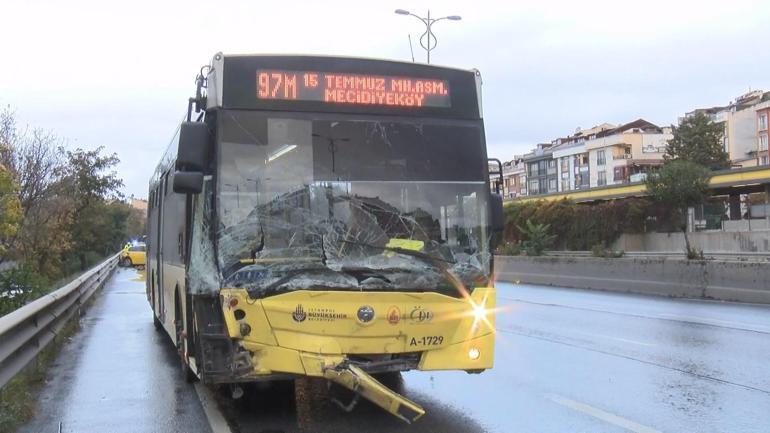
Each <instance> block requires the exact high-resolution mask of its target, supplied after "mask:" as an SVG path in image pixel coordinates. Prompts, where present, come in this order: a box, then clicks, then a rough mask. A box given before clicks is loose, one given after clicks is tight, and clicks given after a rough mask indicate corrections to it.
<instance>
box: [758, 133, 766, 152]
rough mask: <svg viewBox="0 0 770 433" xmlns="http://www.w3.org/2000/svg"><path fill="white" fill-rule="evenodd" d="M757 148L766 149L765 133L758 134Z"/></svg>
mask: <svg viewBox="0 0 770 433" xmlns="http://www.w3.org/2000/svg"><path fill="white" fill-rule="evenodd" d="M759 150H767V134H762V135H760V136H759Z"/></svg>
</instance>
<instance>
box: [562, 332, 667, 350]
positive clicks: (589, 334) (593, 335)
mask: <svg viewBox="0 0 770 433" xmlns="http://www.w3.org/2000/svg"><path fill="white" fill-rule="evenodd" d="M570 332H573V333H575V334H580V335H585V336H587V337H599V338H605V339H607V340H615V341H620V342H623V343H630V344H638V345H639V346H647V347H655V346H657V344H652V343H643V342H641V341H636V340H630V339H628V338H621V337H613V336H611V335H604V334H597V333H595V332H584V331H578V330H576V329H572V330H571V331H570Z"/></svg>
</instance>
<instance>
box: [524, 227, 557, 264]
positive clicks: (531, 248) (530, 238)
mask: <svg viewBox="0 0 770 433" xmlns="http://www.w3.org/2000/svg"><path fill="white" fill-rule="evenodd" d="M549 229H550V225H549V224H534V223H532V220H527V223H526V225H525V226H524V227H523V228H522V227H519V230H520V231H521V232H522V234H523V235H524V236H525V238H526V239H525V240H524V241H522V243H521V246H522V247H523V248H524V251H525V252H526V253H527V255H528V256H541V255H543V251H545V249H546V248H549V247H550V246H551V245H553V242H554V241H555V240H556V235H552V234H549V233H548V230H549Z"/></svg>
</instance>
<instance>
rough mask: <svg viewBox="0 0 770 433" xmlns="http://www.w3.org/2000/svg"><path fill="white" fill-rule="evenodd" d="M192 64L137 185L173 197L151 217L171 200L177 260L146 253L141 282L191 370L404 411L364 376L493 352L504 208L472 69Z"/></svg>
mask: <svg viewBox="0 0 770 433" xmlns="http://www.w3.org/2000/svg"><path fill="white" fill-rule="evenodd" d="M207 72H208V73H207V74H206V78H204V77H203V76H201V78H200V86H201V87H202V88H206V90H207V91H204V90H200V91H199V92H198V98H197V99H196V100H195V101H192V103H193V104H196V105H198V106H199V109H200V111H201V116H200V117H199V121H198V122H187V123H185V124H183V125H182V127H181V129H180V133H179V134H178V140H176V141H178V148H177V149H178V151H177V153H176V155H174V156H167V157H166V158H165V160H166V164H165V166H164V165H163V163H162V164H161V167H159V170H158V172H157V173H156V181H155V187H154V188H153V187H151V198H152V194H153V191H155V193H156V194H162V191H163V188H164V187H165V186H166V185H165V182H169V183H171V184H172V185H173V191H175V192H176V193H177V194H174V193H171V197H172V198H171V199H167V200H166V202H165V204H164V203H161V204H160V208H161V210H160V211H159V215H158V217H156V218H155V219H154V220H156V221H159V222H160V223H163V222H166V223H167V224H169V221H170V219H169V218H171V219H173V218H174V216H173V215H168V214H167V215H160V214H163V212H164V211H163V209H165V207H173V203H172V202H173V199H174V198H176V200H177V201H178V206H177V207H176V208H175V209H176V210H177V211H178V212H181V213H180V215H179V216H180V218H181V220H182V221H184V224H181V225H180V228H179V233H178V234H179V236H177V237H176V239H175V240H176V243H175V244H174V245H171V246H169V245H163V246H161V247H160V248H161V249H163V248H164V247H165V249H167V250H168V249H171V247H175V248H177V247H178V248H179V249H180V259H179V261H180V262H181V264H182V267H181V269H184V273H178V272H174V271H173V270H169V269H170V268H168V266H167V265H164V263H163V260H162V258H163V257H165V254H156V255H155V256H154V257H160V258H161V259H160V260H158V261H157V263H154V264H152V265H151V271H150V272H151V273H152V275H153V276H152V277H151V278H149V279H148V297H149V298H150V300H151V302H153V306H154V307H158V306H159V305H158V304H159V302H157V301H156V299H157V298H163V299H164V301H163V302H165V305H171V303H173V305H174V308H173V311H174V312H175V313H174V317H172V318H171V317H167V313H166V312H167V311H169V310H170V309H169V308H167V307H165V305H164V307H163V308H162V310H159V309H158V308H156V309H155V311H156V316H158V321H160V322H161V323H163V324H164V327H165V328H166V330H167V331H169V333H170V334H171V336H172V338H173V339H174V340H175V341H176V342H177V346H178V348H179V350H180V354H181V355H182V357H183V360H184V362H185V363H186V365H188V366H189V368H190V373H191V374H195V375H196V376H198V377H200V378H201V379H202V380H204V381H208V382H220V383H223V382H230V383H237V382H244V381H252V380H269V379H275V378H285V377H294V376H313V377H322V378H326V379H328V380H330V381H333V382H336V383H338V384H340V385H343V386H345V387H347V388H349V389H352V390H353V391H355V392H357V393H358V394H359V395H363V396H364V397H365V398H367V399H369V400H371V401H373V402H374V403H375V404H378V405H379V406H381V407H383V408H384V409H386V410H388V411H390V412H391V413H393V414H394V415H396V416H398V417H400V418H402V419H404V420H406V421H410V422H411V421H413V420H415V419H417V418H419V416H421V415H422V414H423V413H424V411H423V410H422V409H421V408H420V407H419V406H418V405H417V404H416V403H414V402H411V401H409V400H408V399H406V398H405V397H403V396H400V395H398V394H396V393H394V392H393V391H391V390H389V389H388V388H386V387H385V386H383V385H381V384H380V383H379V382H378V381H377V380H376V379H374V378H373V377H372V376H371V375H372V374H377V373H386V372H398V371H407V370H413V369H415V370H465V371H468V372H473V373H475V372H481V371H483V370H485V369H488V368H491V367H492V362H493V358H494V315H493V314H492V310H493V309H494V303H495V291H494V288H493V285H492V281H491V275H492V256H491V254H490V251H491V246H490V239H491V238H492V229H493V227H492V226H493V225H495V223H494V222H493V220H495V219H496V218H495V217H494V216H495V215H498V216H497V219H499V215H500V213H501V211H500V209H495V206H498V207H499V206H500V203H499V200H495V197H494V196H492V195H491V194H490V192H489V181H488V173H487V167H486V166H487V159H486V147H485V142H484V130H483V122H482V118H481V112H480V104H479V101H480V99H479V97H478V93H477V92H478V85H477V82H478V77H477V74H476V73H474V72H473V71H459V70H454V69H446V68H437V67H432V66H427V65H415V64H404V63H396V62H385V61H374V60H362V59H334V58H319V57H299V56H298V57H289V56H286V57H280V56H278V57H276V56H222V55H217V56H216V57H215V58H214V61H213V62H212V65H211V67H210V68H209V70H208V71H207ZM287 83H289V84H287ZM378 89H384V90H382V91H380V90H378ZM378 92H379V93H378ZM389 102H390V103H389ZM471 103H472V104H471ZM408 104H411V105H408ZM204 107H205V109H204ZM176 141H175V142H176ZM177 149H175V148H174V143H172V151H176V150H177ZM167 194H168V193H167ZM167 197H168V195H167ZM180 197H181V198H182V199H181V200H180ZM151 201H152V200H151ZM169 203H172V204H171V205H169ZM150 213H151V220H153V218H152V209H151V211H150ZM151 224H152V223H151ZM175 224H176V223H175ZM164 230H166V228H165V227H164V226H162V225H161V226H159V227H158V230H157V232H156V233H155V238H157V239H158V240H159V241H160V243H161V244H162V243H163V242H162V240H163V239H165V238H170V239H174V236H166V235H164V234H163V232H164ZM152 232H153V229H152V228H151V236H152ZM152 257H153V248H152V243H151V246H150V257H148V261H150V260H151V258H152ZM156 274H160V275H159V276H156ZM174 276H177V277H181V278H178V280H176V281H175V280H174ZM156 280H157V281H162V284H158V286H160V287H158V288H155V283H153V282H152V281H156ZM150 286H153V287H150ZM172 286H173V288H172ZM153 290H159V292H163V293H158V294H157V295H155V294H154V292H152V291H153ZM169 319H170V320H169ZM171 321H173V322H171ZM169 322H171V323H173V326H170V323H169Z"/></svg>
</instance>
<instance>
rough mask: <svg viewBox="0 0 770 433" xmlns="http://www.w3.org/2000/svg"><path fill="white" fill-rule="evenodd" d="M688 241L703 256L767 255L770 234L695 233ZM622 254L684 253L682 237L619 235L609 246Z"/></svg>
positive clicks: (666, 234) (762, 232)
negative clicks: (727, 253)
mask: <svg viewBox="0 0 770 433" xmlns="http://www.w3.org/2000/svg"><path fill="white" fill-rule="evenodd" d="M687 237H688V238H689V239H690V243H691V244H692V246H694V247H695V248H699V249H701V250H703V251H704V252H724V251H732V252H735V251H742V252H770V230H756V231H746V232H720V231H713V232H694V233H688V234H687ZM612 249H614V250H622V251H662V252H668V251H684V236H683V235H682V233H679V232H676V233H644V234H629V233H624V234H622V235H620V237H619V238H618V240H617V241H615V242H614V243H613V245H612Z"/></svg>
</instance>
